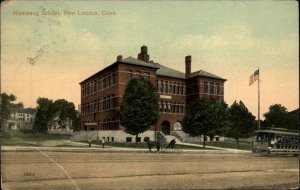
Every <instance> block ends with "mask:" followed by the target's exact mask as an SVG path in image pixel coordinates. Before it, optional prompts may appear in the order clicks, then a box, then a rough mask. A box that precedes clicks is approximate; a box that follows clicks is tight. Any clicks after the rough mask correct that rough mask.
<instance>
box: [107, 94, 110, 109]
mask: <svg viewBox="0 0 300 190" xmlns="http://www.w3.org/2000/svg"><path fill="white" fill-rule="evenodd" d="M107 109H110V97H109V96H108V98H107Z"/></svg>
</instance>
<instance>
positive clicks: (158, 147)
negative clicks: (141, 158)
mask: <svg viewBox="0 0 300 190" xmlns="http://www.w3.org/2000/svg"><path fill="white" fill-rule="evenodd" d="M144 141H145V142H146V143H147V146H148V148H149V152H151V149H152V147H153V146H156V149H157V153H159V150H160V142H158V141H150V139H149V138H145V139H144Z"/></svg>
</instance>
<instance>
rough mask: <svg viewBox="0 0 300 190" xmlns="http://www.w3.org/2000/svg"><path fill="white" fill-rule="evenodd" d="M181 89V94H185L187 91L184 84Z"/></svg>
mask: <svg viewBox="0 0 300 190" xmlns="http://www.w3.org/2000/svg"><path fill="white" fill-rule="evenodd" d="M181 90H182V92H181V94H182V95H184V94H185V92H184V91H185V88H184V85H182V88H181Z"/></svg>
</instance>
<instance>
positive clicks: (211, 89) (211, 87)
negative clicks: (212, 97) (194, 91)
mask: <svg viewBox="0 0 300 190" xmlns="http://www.w3.org/2000/svg"><path fill="white" fill-rule="evenodd" d="M209 88H210V94H215V88H214V83H213V82H211V83H210V87H209Z"/></svg>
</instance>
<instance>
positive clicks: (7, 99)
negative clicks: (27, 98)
mask: <svg viewBox="0 0 300 190" xmlns="http://www.w3.org/2000/svg"><path fill="white" fill-rule="evenodd" d="M16 99H17V98H16V97H15V95H13V94H10V95H8V94H6V93H5V92H4V93H1V97H0V100H1V119H2V120H3V121H6V120H7V119H9V117H10V113H11V110H12V109H13V107H14V104H13V103H12V102H13V101H15V100H16Z"/></svg>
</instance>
